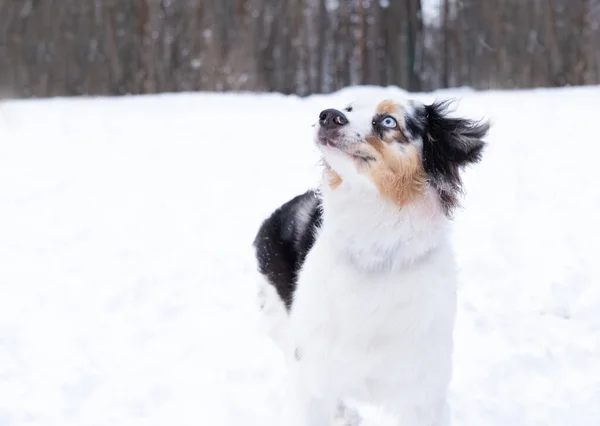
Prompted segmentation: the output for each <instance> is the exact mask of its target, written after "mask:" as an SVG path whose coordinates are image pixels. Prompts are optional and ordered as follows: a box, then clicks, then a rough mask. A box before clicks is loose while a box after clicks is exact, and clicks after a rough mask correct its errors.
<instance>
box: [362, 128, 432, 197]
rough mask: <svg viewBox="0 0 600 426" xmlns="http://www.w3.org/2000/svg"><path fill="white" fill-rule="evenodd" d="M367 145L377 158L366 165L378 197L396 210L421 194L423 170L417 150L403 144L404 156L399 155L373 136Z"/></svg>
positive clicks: (423, 182) (423, 179) (423, 177)
mask: <svg viewBox="0 0 600 426" xmlns="http://www.w3.org/2000/svg"><path fill="white" fill-rule="evenodd" d="M367 142H368V143H369V144H370V145H371V146H372V147H373V148H375V150H376V151H377V153H378V154H379V155H378V157H379V158H377V159H376V161H372V162H370V163H369V164H368V165H367V166H366V167H367V170H366V172H367V174H368V176H369V177H370V178H371V180H372V181H373V183H375V186H376V187H377V189H378V190H379V192H380V193H381V195H383V196H385V197H387V198H389V199H391V200H392V201H393V202H394V203H395V204H396V205H397V206H399V207H405V206H406V205H408V204H410V203H412V202H413V201H415V200H416V199H417V198H419V197H420V196H422V195H423V190H424V187H425V171H424V170H423V166H422V164H421V156H420V154H419V151H418V149H417V148H416V147H414V146H412V145H405V146H404V150H405V153H404V154H403V155H402V156H401V155H400V154H399V153H397V152H396V151H395V150H393V149H392V148H391V147H390V146H388V145H387V144H386V143H384V142H382V141H381V140H380V139H379V138H377V137H376V136H370V137H369V138H367Z"/></svg>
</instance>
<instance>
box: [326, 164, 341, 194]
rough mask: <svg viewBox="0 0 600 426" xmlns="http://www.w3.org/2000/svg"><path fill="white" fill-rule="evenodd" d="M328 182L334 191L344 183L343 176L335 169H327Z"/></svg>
mask: <svg viewBox="0 0 600 426" xmlns="http://www.w3.org/2000/svg"><path fill="white" fill-rule="evenodd" d="M327 183H328V184H329V187H330V188H331V190H332V191H335V190H336V189H337V187H338V186H340V185H341V184H342V177H341V176H340V175H338V174H337V172H336V171H335V170H333V169H328V170H327Z"/></svg>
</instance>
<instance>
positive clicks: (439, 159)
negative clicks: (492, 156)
mask: <svg viewBox="0 0 600 426" xmlns="http://www.w3.org/2000/svg"><path fill="white" fill-rule="evenodd" d="M448 105H449V102H448V101H445V102H435V103H433V104H430V105H425V107H424V111H423V115H424V117H423V118H424V120H423V121H424V124H425V126H424V129H423V132H422V136H423V164H424V167H425V172H426V173H427V176H428V178H429V181H430V182H431V184H432V185H433V186H434V187H435V188H436V189H437V191H438V193H439V195H440V199H441V200H442V204H443V206H444V208H445V210H446V214H447V215H450V214H451V212H452V209H453V208H454V207H456V206H457V205H458V196H459V195H460V194H461V192H462V181H461V178H460V170H461V169H462V168H463V167H465V166H467V165H469V164H472V163H477V162H478V161H479V160H481V154H482V151H483V148H484V146H485V142H484V141H483V138H484V137H485V136H486V134H487V132H488V130H489V127H490V126H489V123H488V122H475V121H471V120H468V119H464V118H455V117H450V116H449V115H448Z"/></svg>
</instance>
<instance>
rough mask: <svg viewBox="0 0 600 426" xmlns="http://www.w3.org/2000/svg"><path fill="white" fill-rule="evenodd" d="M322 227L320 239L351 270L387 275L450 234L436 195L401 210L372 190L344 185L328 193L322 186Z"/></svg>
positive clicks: (427, 193) (428, 191)
mask: <svg viewBox="0 0 600 426" xmlns="http://www.w3.org/2000/svg"><path fill="white" fill-rule="evenodd" d="M321 194H322V197H323V226H322V228H321V230H320V232H319V239H324V240H327V242H328V244H329V246H330V248H331V249H332V250H334V251H335V252H337V254H339V255H341V256H342V257H343V258H346V260H347V261H348V262H349V263H350V264H351V265H353V266H354V267H356V268H358V269H360V270H363V271H365V272H378V271H379V272H386V271H393V270H397V269H401V268H403V267H406V266H407V265H410V264H412V263H415V262H418V261H419V260H421V259H422V258H424V257H425V256H427V254H428V253H430V252H431V251H432V250H434V249H436V248H437V247H438V246H440V245H441V244H442V243H443V242H444V241H445V240H446V236H447V233H448V226H447V225H448V219H447V218H446V216H445V214H444V212H443V209H442V208H441V206H440V204H439V202H438V200H437V195H436V194H435V191H434V190H433V189H432V188H427V189H426V190H425V192H424V195H423V196H422V197H420V198H419V199H418V200H416V201H414V202H413V203H411V204H410V205H408V206H406V207H404V208H400V207H398V206H397V205H395V204H394V203H393V202H391V201H390V200H387V199H385V198H383V197H382V196H381V195H379V194H378V193H377V192H375V191H373V189H372V188H365V187H362V186H361V185H351V184H349V183H347V182H343V183H342V184H341V185H340V186H339V187H336V188H335V189H332V188H331V187H330V186H329V185H328V184H327V182H324V184H323V185H322V186H321Z"/></svg>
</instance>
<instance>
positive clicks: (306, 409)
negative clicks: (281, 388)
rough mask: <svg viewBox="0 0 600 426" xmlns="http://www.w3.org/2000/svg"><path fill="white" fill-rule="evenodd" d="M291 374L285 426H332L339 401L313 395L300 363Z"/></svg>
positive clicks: (285, 411)
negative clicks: (303, 376) (302, 373)
mask: <svg viewBox="0 0 600 426" xmlns="http://www.w3.org/2000/svg"><path fill="white" fill-rule="evenodd" d="M289 374H290V380H289V381H288V385H289V386H288V392H287V395H286V405H285V408H284V421H285V423H283V424H284V425H285V426H331V423H332V421H333V417H334V413H335V411H336V406H337V404H336V403H337V400H335V399H329V398H322V397H317V396H315V395H313V394H312V393H311V392H310V390H309V389H308V387H307V386H306V384H305V383H304V381H303V378H302V377H301V371H300V366H299V365H298V363H296V365H295V366H294V368H292V369H291V371H290V373H289Z"/></svg>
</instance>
